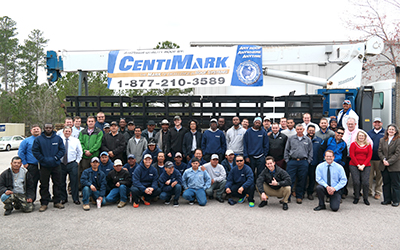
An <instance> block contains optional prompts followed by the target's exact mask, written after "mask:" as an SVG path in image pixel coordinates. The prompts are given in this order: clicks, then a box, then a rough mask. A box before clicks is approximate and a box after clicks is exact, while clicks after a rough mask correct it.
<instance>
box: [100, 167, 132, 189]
mask: <svg viewBox="0 0 400 250" xmlns="http://www.w3.org/2000/svg"><path fill="white" fill-rule="evenodd" d="M106 180H107V186H108V187H109V188H110V190H111V189H113V188H115V187H116V186H115V184H116V183H117V182H119V184H121V185H125V186H126V187H127V188H130V187H131V186H132V176H131V175H130V174H129V171H126V170H125V169H121V171H119V172H117V171H115V169H113V170H111V171H110V173H108V175H107V178H106Z"/></svg>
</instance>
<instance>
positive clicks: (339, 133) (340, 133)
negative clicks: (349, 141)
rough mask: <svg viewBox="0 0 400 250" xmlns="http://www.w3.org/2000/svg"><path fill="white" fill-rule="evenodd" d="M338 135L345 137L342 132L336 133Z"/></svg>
mask: <svg viewBox="0 0 400 250" xmlns="http://www.w3.org/2000/svg"><path fill="white" fill-rule="evenodd" d="M336 133H337V134H338V135H344V133H342V132H336Z"/></svg>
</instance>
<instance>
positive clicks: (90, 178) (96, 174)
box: [80, 157, 107, 211]
mask: <svg viewBox="0 0 400 250" xmlns="http://www.w3.org/2000/svg"><path fill="white" fill-rule="evenodd" d="M90 165H91V168H88V169H86V170H85V171H83V173H82V177H81V179H80V181H81V185H82V195H83V198H82V203H83V210H85V211H88V210H90V205H89V197H92V198H93V199H94V200H97V201H98V202H100V203H101V204H102V205H105V204H106V199H105V196H106V186H107V181H106V175H105V174H104V173H103V171H101V170H100V169H99V165H100V163H99V158H97V157H93V158H92V159H91V162H90Z"/></svg>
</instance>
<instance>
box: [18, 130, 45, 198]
mask: <svg viewBox="0 0 400 250" xmlns="http://www.w3.org/2000/svg"><path fill="white" fill-rule="evenodd" d="M41 133H42V131H41V129H40V127H39V125H37V124H34V125H32V127H31V134H32V135H31V136H30V137H28V138H26V139H25V140H23V141H22V142H21V144H20V145H19V149H18V156H19V157H21V160H22V164H23V165H24V167H25V168H26V169H28V171H29V173H30V174H31V176H32V181H33V189H34V191H33V197H32V202H35V200H36V194H37V185H38V182H39V179H40V172H39V168H38V163H39V162H38V160H36V158H35V156H33V153H32V145H33V142H34V141H35V139H36V138H37V137H38V136H39V135H40V134H41Z"/></svg>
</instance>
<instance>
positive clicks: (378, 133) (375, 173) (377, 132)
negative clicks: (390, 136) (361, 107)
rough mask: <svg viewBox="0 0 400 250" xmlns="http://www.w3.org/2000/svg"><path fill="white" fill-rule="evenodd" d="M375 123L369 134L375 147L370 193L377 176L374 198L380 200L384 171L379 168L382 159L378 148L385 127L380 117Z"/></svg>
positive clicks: (372, 159) (370, 177)
mask: <svg viewBox="0 0 400 250" xmlns="http://www.w3.org/2000/svg"><path fill="white" fill-rule="evenodd" d="M373 124H374V128H373V129H371V130H370V131H368V135H369V137H371V140H372V141H373V143H374V147H373V148H372V158H371V172H370V175H369V194H370V195H372V183H373V182H374V177H375V190H374V192H375V195H374V198H375V199H377V200H379V199H380V198H381V195H382V173H381V171H380V170H379V162H380V159H379V155H378V149H379V140H380V139H381V138H383V136H384V135H385V129H384V128H382V119H381V118H380V117H376V118H375V119H374V123H373Z"/></svg>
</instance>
